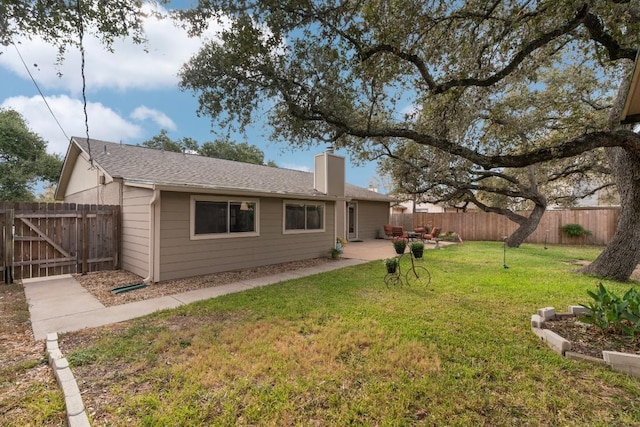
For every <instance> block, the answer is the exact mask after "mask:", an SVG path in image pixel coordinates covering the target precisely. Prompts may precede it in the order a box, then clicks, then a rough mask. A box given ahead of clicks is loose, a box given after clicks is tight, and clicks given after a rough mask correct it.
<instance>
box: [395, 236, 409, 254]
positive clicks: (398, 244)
mask: <svg viewBox="0 0 640 427" xmlns="http://www.w3.org/2000/svg"><path fill="white" fill-rule="evenodd" d="M392 243H393V247H394V249H395V250H396V253H397V254H403V253H404V250H405V248H406V247H407V239H405V238H404V237H401V236H396V237H394V238H393V241H392Z"/></svg>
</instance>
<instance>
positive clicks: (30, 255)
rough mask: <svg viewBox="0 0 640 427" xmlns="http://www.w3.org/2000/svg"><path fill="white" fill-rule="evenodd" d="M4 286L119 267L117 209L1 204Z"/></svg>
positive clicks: (111, 207) (65, 205)
mask: <svg viewBox="0 0 640 427" xmlns="http://www.w3.org/2000/svg"><path fill="white" fill-rule="evenodd" d="M0 228H1V230H2V231H1V234H2V241H1V243H0V261H1V262H2V273H3V274H2V276H3V279H4V282H5V283H12V282H13V280H14V279H27V278H32V277H44V276H52V275H57V274H70V273H87V272H89V271H100V270H113V269H116V268H119V254H120V228H121V226H120V207H119V206H103V205H76V204H75V203H7V202H4V203H0Z"/></svg>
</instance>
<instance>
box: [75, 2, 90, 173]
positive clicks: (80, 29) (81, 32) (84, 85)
mask: <svg viewBox="0 0 640 427" xmlns="http://www.w3.org/2000/svg"><path fill="white" fill-rule="evenodd" d="M76 6H77V8H78V34H79V36H80V59H81V61H80V74H81V77H82V109H83V111H84V128H85V132H86V135H87V151H88V152H89V163H90V164H91V167H93V166H94V165H93V156H92V155H91V140H90V139H89V115H88V114H87V79H86V77H85V74H84V67H85V60H84V43H83V41H84V25H83V22H82V7H81V6H80V0H78V1H77V3H76Z"/></svg>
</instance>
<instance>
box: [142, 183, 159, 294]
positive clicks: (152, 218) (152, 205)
mask: <svg viewBox="0 0 640 427" xmlns="http://www.w3.org/2000/svg"><path fill="white" fill-rule="evenodd" d="M159 194H160V191H158V190H156V188H155V186H154V188H153V197H151V200H150V201H149V274H148V275H147V277H145V278H144V279H143V280H142V281H143V282H144V283H146V284H149V283H151V282H153V270H154V267H155V266H154V259H155V256H154V255H155V254H154V250H155V246H156V242H155V238H156V233H155V229H156V202H157V201H158V195H159Z"/></svg>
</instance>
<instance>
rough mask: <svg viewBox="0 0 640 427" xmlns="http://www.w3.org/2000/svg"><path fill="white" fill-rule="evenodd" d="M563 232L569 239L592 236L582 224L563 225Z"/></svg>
mask: <svg viewBox="0 0 640 427" xmlns="http://www.w3.org/2000/svg"><path fill="white" fill-rule="evenodd" d="M561 228H562V231H564V233H565V234H566V235H567V236H569V237H580V236H590V235H591V231H589V230H587V229H585V228H583V227H582V226H581V225H580V224H566V225H563V226H562V227H561Z"/></svg>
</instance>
